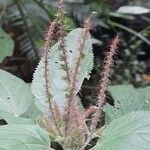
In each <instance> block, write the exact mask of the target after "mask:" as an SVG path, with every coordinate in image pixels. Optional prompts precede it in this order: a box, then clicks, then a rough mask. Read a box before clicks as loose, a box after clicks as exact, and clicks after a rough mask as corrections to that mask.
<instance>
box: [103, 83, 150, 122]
mask: <svg viewBox="0 0 150 150" xmlns="http://www.w3.org/2000/svg"><path fill="white" fill-rule="evenodd" d="M149 91H150V87H146V88H138V89H136V88H134V87H133V86H132V85H116V86H111V87H110V88H109V92H110V94H111V96H112V98H113V99H114V107H113V106H111V105H109V104H107V105H106V106H105V108H104V111H105V113H106V122H110V121H112V120H114V119H116V118H118V117H120V116H122V115H125V114H127V113H130V112H133V111H140V110H141V111H142V110H150V92H149Z"/></svg>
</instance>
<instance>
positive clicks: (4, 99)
mask: <svg viewBox="0 0 150 150" xmlns="http://www.w3.org/2000/svg"><path fill="white" fill-rule="evenodd" d="M33 97H34V96H33V95H32V93H31V87H30V85H28V84H26V83H25V82H24V81H22V80H21V79H19V78H17V77H15V76H14V75H12V74H10V73H8V72H6V71H3V70H0V117H2V118H3V119H5V117H6V119H7V117H9V116H11V115H12V116H14V117H19V116H21V115H23V114H24V113H25V112H26V111H27V109H28V108H29V106H30V105H31V103H32V102H33ZM6 121H7V120H6Z"/></svg>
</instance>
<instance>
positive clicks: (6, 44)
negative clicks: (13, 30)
mask: <svg viewBox="0 0 150 150" xmlns="http://www.w3.org/2000/svg"><path fill="white" fill-rule="evenodd" d="M13 49H14V42H13V40H12V39H11V38H10V36H9V35H8V34H7V33H5V31H4V30H3V29H2V28H1V27H0V63H1V62H2V61H3V59H4V58H5V57H6V56H11V55H12V54H13Z"/></svg>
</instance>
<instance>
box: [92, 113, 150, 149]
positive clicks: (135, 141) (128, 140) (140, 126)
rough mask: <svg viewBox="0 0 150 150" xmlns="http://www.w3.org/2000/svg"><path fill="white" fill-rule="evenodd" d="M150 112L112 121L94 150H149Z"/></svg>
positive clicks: (128, 115)
mask: <svg viewBox="0 0 150 150" xmlns="http://www.w3.org/2000/svg"><path fill="white" fill-rule="evenodd" d="M149 148H150V112H144V111H143V112H132V113H130V114H126V115H125V116H122V117H120V118H118V119H116V120H114V121H112V122H111V123H110V124H109V125H108V126H107V127H106V128H105V129H104V132H103V134H102V136H101V138H100V139H99V141H98V143H97V145H96V146H95V147H94V150H149Z"/></svg>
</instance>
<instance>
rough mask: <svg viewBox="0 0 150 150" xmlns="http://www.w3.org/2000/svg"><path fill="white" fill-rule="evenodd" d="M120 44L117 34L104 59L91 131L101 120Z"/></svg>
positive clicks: (93, 130)
mask: <svg viewBox="0 0 150 150" xmlns="http://www.w3.org/2000/svg"><path fill="white" fill-rule="evenodd" d="M118 44H119V37H118V36H117V37H116V38H114V39H113V40H112V43H111V45H110V51H109V52H107V53H106V57H105V59H104V64H103V71H102V73H101V80H100V82H99V91H98V95H97V110H96V112H95V114H94V117H93V118H92V123H91V127H90V130H91V132H95V131H96V126H97V122H98V121H99V117H101V116H102V111H103V107H104V104H105V100H106V94H105V92H106V90H107V87H108V85H109V82H110V81H109V77H110V73H111V70H112V66H113V62H114V59H113V57H114V55H115V54H116V51H117V48H118Z"/></svg>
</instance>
